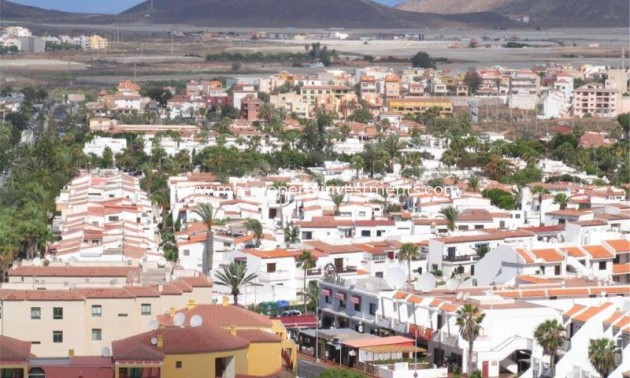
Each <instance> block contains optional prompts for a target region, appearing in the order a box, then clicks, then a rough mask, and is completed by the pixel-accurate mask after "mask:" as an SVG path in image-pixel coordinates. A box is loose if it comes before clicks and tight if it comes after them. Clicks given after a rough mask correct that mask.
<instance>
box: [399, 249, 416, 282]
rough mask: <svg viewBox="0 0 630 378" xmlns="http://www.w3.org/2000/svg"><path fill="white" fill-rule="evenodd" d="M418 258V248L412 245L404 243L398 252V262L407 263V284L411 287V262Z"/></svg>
mask: <svg viewBox="0 0 630 378" xmlns="http://www.w3.org/2000/svg"><path fill="white" fill-rule="evenodd" d="M419 256H420V254H419V252H418V247H416V246H415V245H413V243H404V244H403V245H401V246H400V250H399V251H398V260H400V261H405V260H406V261H407V282H408V284H409V285H411V260H415V259H417V258H418V257H419Z"/></svg>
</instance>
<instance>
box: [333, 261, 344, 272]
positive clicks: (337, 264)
mask: <svg viewBox="0 0 630 378" xmlns="http://www.w3.org/2000/svg"><path fill="white" fill-rule="evenodd" d="M335 270H337V273H339V272H341V271H343V258H341V259H335Z"/></svg>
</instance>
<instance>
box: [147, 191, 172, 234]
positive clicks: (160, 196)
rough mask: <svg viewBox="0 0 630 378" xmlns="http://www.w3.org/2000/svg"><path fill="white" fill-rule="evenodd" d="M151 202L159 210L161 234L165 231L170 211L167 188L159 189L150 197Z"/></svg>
mask: <svg viewBox="0 0 630 378" xmlns="http://www.w3.org/2000/svg"><path fill="white" fill-rule="evenodd" d="M151 201H152V202H153V203H154V204H156V205H157V206H158V207H159V208H160V209H161V210H162V214H161V218H162V227H161V230H162V232H164V231H166V229H167V225H168V213H169V209H170V195H169V191H168V189H167V188H160V189H158V190H156V191H155V192H154V193H153V194H152V195H151Z"/></svg>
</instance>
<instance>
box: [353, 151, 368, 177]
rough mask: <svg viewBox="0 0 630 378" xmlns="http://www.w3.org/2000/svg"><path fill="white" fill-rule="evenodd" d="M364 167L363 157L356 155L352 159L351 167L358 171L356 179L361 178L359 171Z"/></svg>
mask: <svg viewBox="0 0 630 378" xmlns="http://www.w3.org/2000/svg"><path fill="white" fill-rule="evenodd" d="M364 165H365V161H364V160H363V158H362V157H361V155H354V156H353V157H352V159H350V166H351V167H352V168H354V169H355V170H356V171H357V174H356V178H359V170H360V169H361V168H363V166H364Z"/></svg>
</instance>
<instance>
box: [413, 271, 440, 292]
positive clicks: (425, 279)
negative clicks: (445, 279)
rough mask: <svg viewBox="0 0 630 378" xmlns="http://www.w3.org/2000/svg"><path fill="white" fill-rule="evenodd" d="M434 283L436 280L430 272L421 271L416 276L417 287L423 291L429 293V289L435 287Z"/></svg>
mask: <svg viewBox="0 0 630 378" xmlns="http://www.w3.org/2000/svg"><path fill="white" fill-rule="evenodd" d="M436 284H437V280H436V279H435V276H434V275H433V274H431V273H422V274H421V275H420V277H419V278H418V287H419V288H420V290H421V291H422V292H424V293H429V292H430V291H431V290H433V289H435V285H436Z"/></svg>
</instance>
